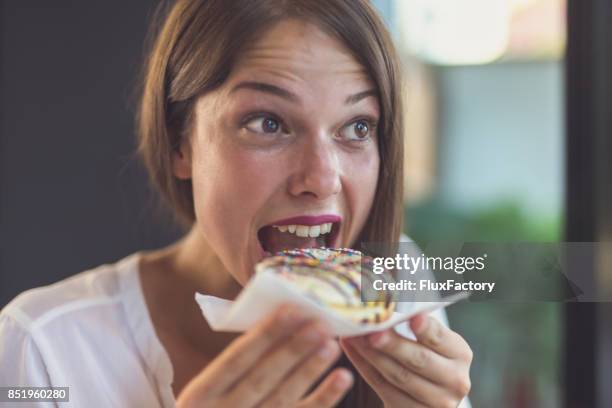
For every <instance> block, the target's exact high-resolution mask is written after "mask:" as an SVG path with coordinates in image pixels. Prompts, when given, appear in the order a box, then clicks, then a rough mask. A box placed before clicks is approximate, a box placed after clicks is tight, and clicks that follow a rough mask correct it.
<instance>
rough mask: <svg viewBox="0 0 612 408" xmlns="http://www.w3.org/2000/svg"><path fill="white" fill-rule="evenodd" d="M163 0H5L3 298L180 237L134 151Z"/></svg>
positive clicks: (0, 180) (0, 181) (0, 17)
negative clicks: (144, 70)
mask: <svg viewBox="0 0 612 408" xmlns="http://www.w3.org/2000/svg"><path fill="white" fill-rule="evenodd" d="M154 3H156V2H155V1H153V0H130V1H86V2H78V1H73V2H68V1H58V0H54V1H43V0H40V1H31V0H19V1H2V2H0V30H1V31H0V41H1V42H0V97H1V101H0V307H2V306H4V305H5V304H6V303H7V302H8V301H9V300H10V299H11V298H13V297H14V296H15V295H16V294H18V293H19V292H21V291H23V290H25V289H27V288H30V287H34V286H38V285H44V284H48V283H51V282H54V281H57V280H59V279H61V278H64V277H66V276H69V275H72V274H74V273H77V272H79V271H82V270H85V269H87V268H90V267H94V266H97V265H99V264H102V263H106V262H114V261H116V260H118V259H120V258H122V257H124V256H126V255H128V254H130V253H132V252H134V251H136V250H139V249H144V248H154V247H158V246H161V245H164V244H166V243H168V242H170V241H172V240H173V239H174V238H176V237H177V231H176V230H175V229H174V228H172V227H171V226H170V223H169V222H168V221H167V220H166V221H161V220H157V219H156V218H155V217H154V216H153V215H152V211H151V207H152V205H151V193H150V192H149V189H148V187H147V181H146V177H145V175H144V172H143V171H142V170H141V169H140V167H139V164H138V162H137V160H136V159H135V158H134V157H133V150H134V132H133V128H134V125H133V110H134V103H133V101H134V100H135V98H133V97H132V95H133V93H134V92H133V89H134V86H135V79H136V76H137V73H138V71H139V69H140V62H141V60H142V55H143V41H144V37H145V32H146V28H147V21H148V18H149V16H150V15H151V14H152V11H153V8H154Z"/></svg>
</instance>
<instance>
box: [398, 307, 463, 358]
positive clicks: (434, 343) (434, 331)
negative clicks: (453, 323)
mask: <svg viewBox="0 0 612 408" xmlns="http://www.w3.org/2000/svg"><path fill="white" fill-rule="evenodd" d="M409 324H410V328H411V329H412V331H413V333H414V335H415V336H416V338H417V341H418V342H419V343H421V344H423V345H425V346H427V347H428V348H430V349H432V350H433V351H435V352H437V353H439V354H441V355H443V356H445V357H448V358H451V359H461V360H464V361H468V362H471V361H472V349H471V348H470V346H469V345H468V344H467V342H466V341H465V340H464V339H463V337H461V336H460V335H459V334H458V333H456V332H454V331H452V330H451V329H449V328H448V327H446V326H445V325H443V324H442V323H441V322H440V321H439V320H437V319H435V318H433V317H431V316H427V315H424V314H419V315H417V316H415V317H413V318H412V319H410V323H409Z"/></svg>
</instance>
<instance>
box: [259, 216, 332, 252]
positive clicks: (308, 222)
mask: <svg viewBox="0 0 612 408" xmlns="http://www.w3.org/2000/svg"><path fill="white" fill-rule="evenodd" d="M300 218H301V219H300V220H298V219H290V220H284V221H279V222H275V223H273V224H270V225H266V226H264V227H262V228H260V229H259V231H258V233H257V238H258V239H259V243H260V245H261V247H262V249H263V251H264V252H267V253H269V254H275V253H277V252H279V251H283V250H285V249H294V248H317V247H328V248H333V247H334V245H335V243H336V239H337V237H338V232H339V231H340V217H336V216H334V217H325V219H321V218H322V217H316V218H317V219H307V218H308V217H300Z"/></svg>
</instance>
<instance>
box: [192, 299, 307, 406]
mask: <svg viewBox="0 0 612 408" xmlns="http://www.w3.org/2000/svg"><path fill="white" fill-rule="evenodd" d="M305 321H306V318H305V317H304V316H303V315H302V314H301V313H300V311H299V309H298V308H297V307H295V306H293V305H287V306H285V307H281V308H279V309H278V310H277V311H276V312H275V313H273V314H272V315H270V316H269V317H267V318H266V319H265V320H264V321H263V322H262V323H260V324H258V325H256V326H255V327H254V328H252V329H251V330H249V331H248V332H247V333H245V334H243V335H242V336H240V337H239V338H238V339H236V340H234V341H233V342H232V343H231V344H230V345H229V346H228V347H226V348H225V350H224V351H223V352H222V353H221V354H220V355H219V356H218V357H217V358H216V359H214V360H213V361H212V362H211V363H210V364H209V365H208V367H207V368H206V370H204V371H203V372H202V374H201V375H199V376H197V377H196V378H195V379H194V381H192V383H193V384H190V385H191V386H192V387H199V388H200V390H201V392H202V393H203V394H208V395H210V394H211V393H214V394H221V393H223V392H225V391H226V390H227V389H228V388H230V387H231V386H232V385H233V384H234V383H235V382H237V381H238V380H239V378H240V377H241V376H243V375H244V374H245V373H246V372H247V371H248V370H249V369H250V368H251V367H252V366H253V365H254V364H255V363H256V362H257V361H258V360H259V359H261V358H262V356H263V355H264V354H265V353H266V352H268V351H269V350H270V349H271V348H273V346H274V345H275V344H277V343H278V342H279V341H281V340H282V339H285V338H287V337H289V336H290V335H291V334H292V333H294V332H295V330H296V329H297V328H298V327H300V326H301V325H303V324H304V323H305Z"/></svg>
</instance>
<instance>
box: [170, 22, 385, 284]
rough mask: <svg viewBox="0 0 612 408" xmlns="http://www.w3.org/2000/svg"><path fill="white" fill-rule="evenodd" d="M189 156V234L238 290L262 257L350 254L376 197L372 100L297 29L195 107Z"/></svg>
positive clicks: (319, 41)
mask: <svg viewBox="0 0 612 408" xmlns="http://www.w3.org/2000/svg"><path fill="white" fill-rule="evenodd" d="M195 113H196V115H195V124H194V125H195V126H194V129H193V134H192V135H191V141H190V142H191V143H190V146H185V147H184V148H183V150H184V151H185V149H188V150H187V151H188V154H184V155H183V156H182V157H179V156H177V157H175V165H174V168H175V174H176V175H177V176H179V177H183V178H186V177H191V178H192V182H193V194H194V204H195V212H196V219H197V221H196V222H197V224H196V227H197V229H198V231H199V232H200V233H201V235H202V237H203V238H204V239H205V240H206V242H207V243H208V244H209V245H210V247H211V248H212V250H213V251H214V252H215V253H216V255H217V256H219V258H220V259H221V261H222V262H223V264H224V266H225V267H226V268H227V269H228V270H229V271H230V272H231V273H232V274H233V275H234V278H235V279H236V280H237V281H238V282H240V283H241V284H243V285H244V284H245V283H246V282H247V281H248V279H249V278H250V276H251V275H252V273H253V268H254V265H255V264H256V263H257V262H258V261H260V260H261V259H262V258H263V257H264V256H265V255H266V252H270V253H273V252H275V251H278V250H281V249H286V248H296V247H301V248H305V247H314V246H321V245H324V246H333V247H346V246H350V245H351V244H352V243H353V242H354V241H355V239H356V238H357V235H358V234H359V232H360V231H361V229H362V228H363V226H364V224H365V222H366V218H367V216H368V214H369V211H370V208H371V206H372V201H373V198H374V193H375V190H376V184H377V180H378V172H379V155H378V147H377V141H376V124H377V122H378V120H379V115H380V113H379V106H378V101H377V97H376V89H375V87H374V85H373V83H372V82H371V81H370V79H369V78H368V76H367V74H366V72H365V70H364V69H363V67H362V66H361V65H359V64H358V63H357V61H356V60H355V59H354V58H353V57H352V56H351V55H350V53H349V51H348V50H347V49H346V48H345V47H344V46H343V45H342V44H341V43H339V42H338V41H337V40H336V39H334V38H332V37H330V36H328V35H327V34H325V33H324V32H323V31H321V30H320V29H318V28H317V27H316V26H314V25H312V24H308V23H304V22H300V21H296V20H287V21H284V22H281V23H279V24H278V25H276V26H274V27H272V28H271V29H270V30H268V31H267V33H266V34H265V35H263V36H262V38H261V39H260V40H259V41H257V42H256V43H254V44H253V46H251V47H250V48H248V49H247V50H245V52H244V53H243V54H242V55H241V59H240V60H239V61H238V62H237V63H236V65H235V68H234V70H233V71H232V73H231V75H230V77H229V78H228V80H227V81H226V82H225V83H224V85H223V86H221V87H220V88H218V89H217V90H215V91H214V92H211V93H208V94H206V95H204V96H203V97H201V98H200V99H199V100H198V101H197V103H196V107H195Z"/></svg>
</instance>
